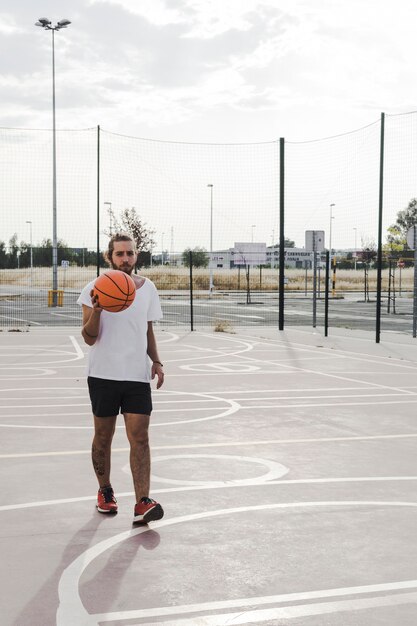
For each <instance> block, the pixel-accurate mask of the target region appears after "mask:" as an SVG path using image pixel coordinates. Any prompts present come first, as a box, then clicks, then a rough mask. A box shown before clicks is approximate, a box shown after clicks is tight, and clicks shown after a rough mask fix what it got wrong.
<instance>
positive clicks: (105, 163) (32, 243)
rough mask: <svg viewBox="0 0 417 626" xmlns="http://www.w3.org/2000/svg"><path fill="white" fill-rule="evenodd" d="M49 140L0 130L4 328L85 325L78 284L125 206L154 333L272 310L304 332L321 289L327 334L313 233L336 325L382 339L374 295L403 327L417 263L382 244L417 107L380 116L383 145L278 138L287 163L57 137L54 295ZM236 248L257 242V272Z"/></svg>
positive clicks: (247, 147)
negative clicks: (141, 237) (326, 253)
mask: <svg viewBox="0 0 417 626" xmlns="http://www.w3.org/2000/svg"><path fill="white" fill-rule="evenodd" d="M51 143H52V135H51V131H40V130H18V129H1V130H0V155H1V162H2V168H1V171H0V184H1V201H2V205H3V210H2V217H1V220H0V224H1V231H0V326H1V327H3V328H5V329H7V328H13V327H15V326H25V325H44V324H69V325H73V324H79V323H80V320H81V312H80V310H79V307H78V306H77V305H76V299H77V297H78V294H79V292H80V289H81V288H82V287H83V286H84V285H85V284H86V283H87V282H89V281H90V280H92V279H93V278H94V277H95V276H97V273H98V272H102V271H104V268H105V263H104V260H103V256H102V253H103V251H104V249H105V248H106V246H107V241H108V237H109V235H110V234H112V233H113V232H114V231H115V229H116V228H117V226H118V225H120V223H121V217H120V216H121V214H122V212H123V211H125V210H130V211H132V210H133V211H134V213H135V215H136V216H138V218H139V219H140V221H141V224H142V225H143V226H144V228H145V229H146V230H147V232H148V233H149V240H150V244H149V246H148V248H147V249H146V250H143V251H142V252H141V255H140V268H139V271H140V273H141V274H143V275H145V276H147V277H149V278H150V279H151V280H153V281H154V282H155V284H156V286H157V287H158V289H159V292H160V295H161V298H162V303H163V309H164V321H163V324H166V325H185V326H191V325H192V326H193V327H195V328H198V327H199V326H217V327H218V328H219V329H227V328H229V329H230V328H233V327H235V326H239V325H244V326H249V327H250V326H254V325H274V326H277V327H278V313H279V306H280V305H281V307H283V312H284V322H285V325H286V326H288V325H295V324H302V325H307V326H309V325H312V323H313V310H312V304H313V295H314V299H315V303H316V306H317V309H316V315H315V323H316V324H317V325H318V326H320V325H322V324H323V320H324V295H325V287H326V285H325V271H324V259H323V257H320V258H319V259H318V262H317V275H316V278H315V280H314V279H313V269H312V266H313V262H312V251H311V250H310V248H309V246H308V243H306V231H310V232H311V231H314V232H320V233H323V238H324V241H323V248H327V249H330V250H331V256H332V267H331V280H330V285H329V288H330V298H329V325H330V328H331V327H332V326H343V327H348V328H362V329H367V330H373V329H375V326H376V323H377V317H378V315H379V313H378V311H377V306H376V305H377V303H378V299H379V304H380V314H381V319H380V322H381V329H382V331H386V330H390V331H401V332H407V333H410V334H411V333H412V327H413V296H414V291H413V289H414V274H413V272H414V270H413V265H414V255H413V252H412V251H411V250H409V249H407V246H405V248H404V246H403V248H401V245H397V244H398V242H396V243H395V245H394V243H393V242H392V238H391V243H390V242H389V240H388V238H387V237H388V233H389V230H388V229H389V227H390V226H391V225H392V224H394V223H395V221H396V218H397V214H398V212H399V211H401V210H403V209H405V208H406V207H407V206H408V204H409V203H410V201H411V200H412V199H413V198H414V197H415V196H417V193H416V183H415V170H416V163H415V160H416V159H417V149H416V148H417V114H416V113H410V114H406V115H402V116H386V119H385V137H384V143H383V144H382V143H381V121H378V122H375V123H373V124H370V125H369V126H367V127H365V128H362V129H359V130H357V131H354V132H351V133H346V134H343V135H340V136H337V137H330V138H326V139H322V140H318V141H311V142H304V143H303V142H300V143H291V142H285V161H284V160H283V159H282V158H281V157H282V153H280V142H279V141H271V142H265V143H252V144H223V145H221V144H189V143H174V142H161V141H152V140H146V139H139V138H134V137H126V136H121V135H116V134H114V133H110V132H107V131H103V130H100V129H99V128H92V129H87V130H84V131H58V132H57V203H56V205H57V211H56V219H57V233H58V241H57V267H56V273H57V284H56V285H55V287H56V289H55V288H54V284H53V280H52V279H53V268H52V265H53V261H52V259H53V242H52V231H53V212H52V150H51ZM381 147H382V148H383V149H384V150H383V154H384V159H385V161H384V166H383V168H382V167H381ZM280 155H281V156H280ZM284 166H285V184H284V185H282V187H281V189H284V191H285V193H284V197H283V196H282V195H280V183H281V182H283V181H282V180H280V175H281V176H282V172H283V171H284ZM382 193H383V196H382ZM280 207H281V211H282V212H281V214H280ZM381 208H383V211H382V212H381V210H380V209H381ZM381 215H382V220H381ZM284 220H285V221H284ZM380 226H381V227H382V239H381V241H379V230H378V229H379V227H380ZM283 235H284V237H285V242H284V247H285V251H286V256H285V259H284V266H285V269H284V267H282V274H283V275H284V272H285V277H284V282H283V292H284V299H283V300H281V301H280V299H279V295H280V294H279V285H280V280H279V276H280V269H279V244H280V237H281V238H282V236H283ZM400 239H401V238H400ZM282 241H283V240H282V239H281V243H282ZM237 242H246V243H247V245H249V244H259V246H260V247H261V248H262V246H263V248H262V249H263V250H264V251H265V252H264V258H263V259H262V262H261V263H258V264H247V265H245V264H242V265H239V266H237V265H236V264H235V263H234V259H233V253H234V251H235V250H236V245H237ZM240 245H241V244H240ZM190 249H191V250H193V251H194V256H193V258H194V263H193V268H192V284H191V277H190V268H189V267H188V266H187V265H189V263H188V264H187V259H188V256H187V255H188V251H189V250H190ZM378 252H380V257H378ZM201 255H202V258H201ZM378 267H379V268H380V279H378ZM378 280H379V283H378ZM313 285H315V286H316V290H315V292H314V293H313ZM191 287H192V288H191ZM55 291H56V292H57V293H53V294H52V295H51V292H55ZM284 302H285V305H284V304H283V303H284Z"/></svg>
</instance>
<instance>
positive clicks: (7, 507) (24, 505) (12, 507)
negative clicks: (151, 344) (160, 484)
mask: <svg viewBox="0 0 417 626" xmlns="http://www.w3.org/2000/svg"><path fill="white" fill-rule="evenodd" d="M124 451H125V452H129V449H128V448H126V449H125V450H124ZM89 452H90V454H91V450H90V451H89ZM416 481H417V476H376V477H357V478H305V479H304V478H299V479H294V480H271V481H269V482H266V483H262V485H260V484H257V485H254V486H255V487H260V486H262V487H270V486H278V487H280V486H282V485H289V486H290V487H291V486H294V485H316V484H317V485H321V484H324V485H327V484H351V483H374V482H416ZM247 487H248V485H227V484H222V485H220V486H218V485H216V486H214V487H212V486H211V485H198V486H194V485H193V486H187V487H167V488H163V489H152V493H154V494H158V495H159V494H170V493H183V492H187V491H210V490H212V489H216V490H217V489H241V488H247ZM116 495H117V498H118V499H120V498H131V497H132V496H134V495H135V493H134V491H127V492H117V494H116ZM96 501H97V494H94V495H93V496H78V497H75V498H59V499H57V500H38V501H37V502H21V503H20V504H3V505H1V506H0V512H2V511H16V510H20V509H33V508H39V507H43V506H57V505H60V504H74V503H77V502H96ZM336 504H337V503H336ZM416 506H417V505H416Z"/></svg>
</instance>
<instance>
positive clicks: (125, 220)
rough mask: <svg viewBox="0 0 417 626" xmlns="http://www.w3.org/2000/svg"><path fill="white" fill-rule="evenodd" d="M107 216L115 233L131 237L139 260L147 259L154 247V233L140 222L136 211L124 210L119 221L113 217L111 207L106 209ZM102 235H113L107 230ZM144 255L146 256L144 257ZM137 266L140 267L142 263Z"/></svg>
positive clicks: (133, 209)
mask: <svg viewBox="0 0 417 626" xmlns="http://www.w3.org/2000/svg"><path fill="white" fill-rule="evenodd" d="M108 214H109V217H110V222H111V223H113V226H114V229H115V231H116V232H118V231H123V232H127V233H129V235H132V237H133V239H134V240H135V243H136V249H137V251H138V255H139V259H140V260H141V261H144V260H145V259H146V258H147V257H148V258H149V257H150V254H149V253H151V251H152V249H153V248H155V246H156V241H155V240H154V239H153V235H154V234H155V231H154V230H151V229H149V228H148V227H147V225H146V224H145V222H143V221H142V219H141V217H140V215H139V214H138V213H137V211H136V209H135V208H134V207H132V208H131V209H124V210H123V211H122V212H121V214H120V219H118V218H117V217H116V216H115V214H114V211H113V209H112V208H111V207H110V208H109V209H108ZM104 233H105V234H106V235H107V236H108V237H110V236H111V234H113V233H110V231H109V230H107V229H106V230H105V231H104ZM146 253H148V254H147V255H146ZM139 264H140V265H141V264H142V263H139Z"/></svg>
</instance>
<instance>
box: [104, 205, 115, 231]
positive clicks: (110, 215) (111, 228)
mask: <svg viewBox="0 0 417 626" xmlns="http://www.w3.org/2000/svg"><path fill="white" fill-rule="evenodd" d="M104 204H108V205H109V207H110V208H109V209H108V211H109V218H110V237H111V236H112V235H113V232H112V230H113V226H112V212H111V202H105V203H104Z"/></svg>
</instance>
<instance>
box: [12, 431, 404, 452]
mask: <svg viewBox="0 0 417 626" xmlns="http://www.w3.org/2000/svg"><path fill="white" fill-rule="evenodd" d="M0 426H4V427H9V428H19V426H16V425H13V424H10V425H8V424H0ZM151 427H152V424H151ZM22 428H25V426H22ZM28 428H45V427H44V426H37V427H36V426H35V427H32V426H29V427H28ZM56 428H62V429H67V428H80V429H86V430H87V429H88V430H93V426H61V427H59V426H57V427H56ZM118 428H121V429H122V428H125V427H124V425H122V426H120V427H118ZM416 437H417V433H406V434H402V435H369V436H366V435H364V436H359V437H319V438H311V439H268V440H265V441H232V442H218V443H217V442H214V443H190V444H176V445H166V446H153V447H152V449H153V450H198V449H204V448H232V447H243V448H245V447H253V446H266V445H287V444H297V443H332V442H333V443H337V442H342V441H352V442H356V441H378V440H384V439H413V438H416ZM129 450H130V448H112V453H113V452H114V453H116V452H129ZM73 454H91V450H90V449H88V450H60V451H55V452H27V453H25V452H21V453H16V454H0V459H15V458H32V457H44V456H68V455H73Z"/></svg>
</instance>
